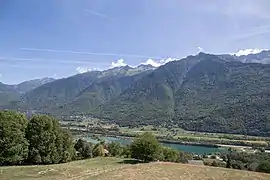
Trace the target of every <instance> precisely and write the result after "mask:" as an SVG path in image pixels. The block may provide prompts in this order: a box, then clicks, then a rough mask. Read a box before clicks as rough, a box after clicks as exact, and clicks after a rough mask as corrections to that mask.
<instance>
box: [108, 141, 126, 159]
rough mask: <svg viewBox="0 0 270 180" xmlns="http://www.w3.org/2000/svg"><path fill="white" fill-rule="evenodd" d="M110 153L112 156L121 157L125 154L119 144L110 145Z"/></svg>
mask: <svg viewBox="0 0 270 180" xmlns="http://www.w3.org/2000/svg"><path fill="white" fill-rule="evenodd" d="M108 151H109V153H110V154H111V155H112V156H120V155H121V154H122V152H123V147H122V146H121V144H120V143H119V142H112V143H110V144H108Z"/></svg>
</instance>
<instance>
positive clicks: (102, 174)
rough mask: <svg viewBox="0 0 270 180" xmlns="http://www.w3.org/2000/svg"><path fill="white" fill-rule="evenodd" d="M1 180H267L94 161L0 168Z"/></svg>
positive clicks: (223, 171) (187, 167)
mask: <svg viewBox="0 0 270 180" xmlns="http://www.w3.org/2000/svg"><path fill="white" fill-rule="evenodd" d="M0 179H1V180H28V179H29V180H31V179H35V180H47V179H49V180H107V179H112V180H127V179H130V180H136V179H137V180H147V179H149V180H152V179H153V180H156V179H163V180H165V179H168V180H169V179H172V180H174V179H175V180H234V179H235V180H242V179H243V180H244V179H245V180H269V179H270V174H263V173H255V172H248V171H238V170H232V169H224V168H215V167H209V166H197V165H188V164H176V163H163V162H157V163H149V164H134V165H132V164H124V163H123V159H117V158H95V159H90V160H83V161H76V162H71V163H67V164H59V165H48V166H16V167H2V168H1V170H0Z"/></svg>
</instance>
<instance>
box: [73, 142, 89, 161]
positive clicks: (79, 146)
mask: <svg viewBox="0 0 270 180" xmlns="http://www.w3.org/2000/svg"><path fill="white" fill-rule="evenodd" d="M74 148H75V149H76V151H78V152H79V156H80V157H82V158H85V159H86V158H91V157H92V156H93V154H92V149H93V148H92V144H91V143H90V142H87V141H85V140H82V139H79V140H77V142H76V144H75V145H74Z"/></svg>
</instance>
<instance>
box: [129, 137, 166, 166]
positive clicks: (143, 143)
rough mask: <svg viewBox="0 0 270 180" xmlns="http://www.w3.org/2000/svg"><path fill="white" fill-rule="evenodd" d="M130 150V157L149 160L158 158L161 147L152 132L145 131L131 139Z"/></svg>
mask: <svg viewBox="0 0 270 180" xmlns="http://www.w3.org/2000/svg"><path fill="white" fill-rule="evenodd" d="M130 150H131V157H132V158H135V159H138V160H142V161H144V162H150V161H154V160H157V159H158V156H159V153H160V150H161V147H160V144H159V142H158V141H157V139H156V137H155V136H154V135H153V134H152V133H150V132H145V133H143V134H141V135H139V136H137V137H136V138H135V139H134V140H133V142H132V143H131V146H130Z"/></svg>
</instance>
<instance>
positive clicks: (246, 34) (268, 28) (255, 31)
mask: <svg viewBox="0 0 270 180" xmlns="http://www.w3.org/2000/svg"><path fill="white" fill-rule="evenodd" d="M268 33H270V24H269V25H264V26H259V27H254V28H251V29H250V30H248V31H242V32H240V33H238V34H236V35H234V36H231V37H230V38H231V39H233V40H240V39H246V38H250V37H254V36H258V35H262V34H268Z"/></svg>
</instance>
